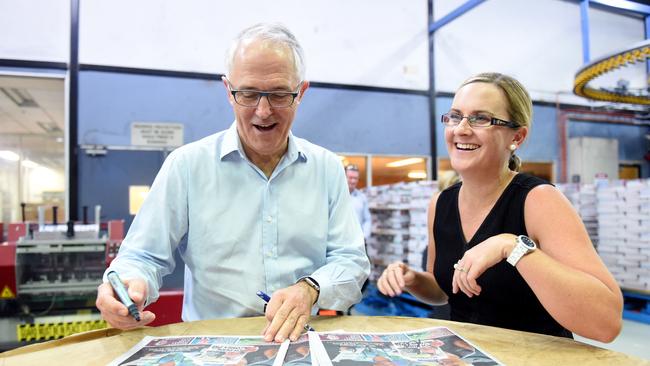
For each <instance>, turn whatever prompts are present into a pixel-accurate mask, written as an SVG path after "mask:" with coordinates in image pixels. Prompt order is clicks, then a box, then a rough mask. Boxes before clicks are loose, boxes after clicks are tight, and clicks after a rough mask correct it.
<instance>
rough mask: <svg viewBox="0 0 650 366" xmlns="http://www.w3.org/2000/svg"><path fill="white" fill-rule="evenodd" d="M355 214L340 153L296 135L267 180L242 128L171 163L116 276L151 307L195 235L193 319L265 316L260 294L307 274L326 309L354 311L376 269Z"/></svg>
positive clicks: (187, 311) (188, 275)
mask: <svg viewBox="0 0 650 366" xmlns="http://www.w3.org/2000/svg"><path fill="white" fill-rule="evenodd" d="M354 215H355V214H354V211H353V209H352V203H351V200H350V195H349V194H348V187H347V183H346V178H345V173H344V171H343V169H342V168H341V162H340V160H339V158H338V157H337V156H336V155H335V154H333V153H331V152H329V151H327V150H326V149H324V148H322V147H319V146H316V145H314V144H312V143H310V142H308V141H306V140H304V139H300V138H297V137H295V136H293V135H292V134H289V144H288V149H287V152H286V153H285V155H284V156H283V158H282V159H281V160H280V162H279V163H278V166H277V167H276V168H275V170H274V171H273V173H272V175H271V177H270V178H267V177H266V176H265V175H264V173H263V172H262V171H261V170H260V169H259V168H257V167H256V166H255V165H254V164H253V163H251V162H250V161H249V160H248V158H247V157H246V155H245V153H244V150H243V148H242V146H241V142H240V139H239V136H238V134H237V127H236V123H233V125H232V126H231V127H230V128H229V129H228V130H225V131H222V132H219V133H217V134H214V135H212V136H208V137H206V138H204V139H202V140H199V141H196V142H194V143H190V144H187V145H185V146H182V147H180V148H178V149H176V150H175V151H173V152H172V153H171V154H170V155H169V156H168V158H167V159H166V160H165V163H164V164H163V166H162V168H161V169H160V172H159V173H158V175H157V177H156V179H155V180H154V183H153V185H152V186H151V190H150V192H149V195H148V196H147V198H146V199H145V202H144V203H143V205H142V207H141V208H140V212H139V213H138V215H137V216H136V217H135V219H134V221H133V224H132V225H131V227H130V229H129V232H128V234H127V236H126V238H125V239H124V241H123V243H122V246H121V248H120V251H119V255H118V256H117V258H116V259H115V260H114V261H113V262H112V263H111V265H110V268H109V269H108V270H107V273H108V271H109V270H115V271H117V272H118V273H119V274H120V276H121V277H122V278H135V277H140V278H144V279H145V280H146V281H147V284H148V287H149V294H148V298H147V303H151V302H153V301H155V300H156V299H157V298H158V289H159V288H160V286H161V285H162V277H163V276H164V275H166V274H169V273H171V271H172V270H173V268H174V265H175V264H174V259H173V253H174V250H176V248H177V247H178V246H179V242H180V241H181V239H182V238H183V237H184V236H186V235H187V245H186V246H183V247H181V248H179V249H180V252H181V257H182V258H183V260H184V261H185V264H186V267H185V286H184V287H185V293H184V300H183V314H182V318H183V320H185V321H192V320H199V319H210V318H224V317H241V316H257V315H262V314H263V310H264V302H263V301H262V300H261V299H259V298H258V297H257V296H256V295H255V293H256V292H257V291H259V290H262V291H265V292H266V293H268V294H269V295H271V296H273V295H272V294H273V292H274V291H276V290H279V289H282V288H285V287H288V286H290V285H293V284H294V283H295V282H296V281H297V280H298V279H300V278H301V277H304V276H311V277H313V278H314V279H315V280H316V281H318V283H319V284H320V288H321V290H320V296H319V298H318V302H317V304H316V305H317V306H318V307H320V308H325V309H333V310H345V309H347V308H348V307H350V306H351V305H353V304H355V303H356V302H358V301H359V300H360V299H361V292H360V289H361V285H362V284H363V282H364V281H365V280H366V278H367V277H368V274H369V271H370V264H369V262H368V259H367V257H366V254H365V250H364V244H363V234H362V232H361V229H360V228H359V225H358V224H357V220H356V218H355V217H354Z"/></svg>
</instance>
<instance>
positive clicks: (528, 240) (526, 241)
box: [519, 235, 537, 249]
mask: <svg viewBox="0 0 650 366" xmlns="http://www.w3.org/2000/svg"><path fill="white" fill-rule="evenodd" d="M519 240H521V242H522V243H524V245H525V246H527V247H529V248H531V249H534V248H536V247H537V245H535V242H534V241H533V240H532V239H531V238H529V237H527V236H526V235H520V236H519Z"/></svg>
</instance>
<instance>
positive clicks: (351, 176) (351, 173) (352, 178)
mask: <svg viewBox="0 0 650 366" xmlns="http://www.w3.org/2000/svg"><path fill="white" fill-rule="evenodd" d="M345 175H346V176H347V177H348V189H349V190H350V192H352V191H354V189H355V188H357V183H359V172H358V171H356V170H347V171H346V172H345Z"/></svg>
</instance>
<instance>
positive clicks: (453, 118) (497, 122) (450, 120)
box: [441, 112, 521, 128]
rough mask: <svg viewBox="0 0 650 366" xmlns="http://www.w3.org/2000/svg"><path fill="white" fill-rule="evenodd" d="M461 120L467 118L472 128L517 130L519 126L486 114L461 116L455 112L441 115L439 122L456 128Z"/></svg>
mask: <svg viewBox="0 0 650 366" xmlns="http://www.w3.org/2000/svg"><path fill="white" fill-rule="evenodd" d="M463 118H467V123H469V126H470V127H472V128H474V127H490V126H506V127H510V128H519V127H521V125H520V124H519V123H516V122H510V121H506V120H503V119H499V118H496V117H492V116H490V115H487V114H475V115H471V116H463V115H462V114H460V113H456V112H447V113H445V114H443V115H442V118H441V122H442V124H444V125H445V126H447V127H456V126H458V125H459V124H460V122H461V121H462V120H463Z"/></svg>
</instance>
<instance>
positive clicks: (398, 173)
mask: <svg viewBox="0 0 650 366" xmlns="http://www.w3.org/2000/svg"><path fill="white" fill-rule="evenodd" d="M427 160H428V158H427V157H422V156H377V155H374V156H372V185H373V186H379V185H384V184H393V183H398V182H413V181H417V180H426V179H429V176H428V173H427Z"/></svg>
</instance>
